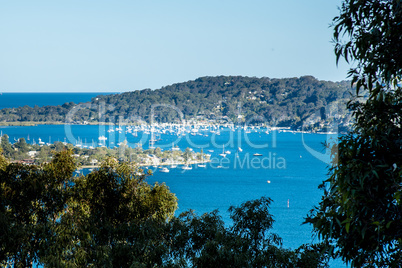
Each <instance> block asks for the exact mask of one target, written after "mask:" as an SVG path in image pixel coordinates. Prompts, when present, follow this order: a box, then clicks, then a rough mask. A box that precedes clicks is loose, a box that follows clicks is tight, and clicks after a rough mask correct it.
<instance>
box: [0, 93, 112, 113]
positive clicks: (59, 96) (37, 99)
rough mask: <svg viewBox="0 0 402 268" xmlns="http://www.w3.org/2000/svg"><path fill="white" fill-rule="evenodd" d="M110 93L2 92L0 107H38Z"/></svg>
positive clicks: (81, 100)
mask: <svg viewBox="0 0 402 268" xmlns="http://www.w3.org/2000/svg"><path fill="white" fill-rule="evenodd" d="M107 94H111V93H96V92H86V93H79V94H77V93H2V94H0V109H3V108H14V107H19V106H24V105H28V106H31V107H34V106H35V105H38V106H39V107H42V106H46V105H62V104H64V103H66V102H74V103H77V104H78V103H80V102H87V101H90V100H91V98H94V97H96V96H98V95H107Z"/></svg>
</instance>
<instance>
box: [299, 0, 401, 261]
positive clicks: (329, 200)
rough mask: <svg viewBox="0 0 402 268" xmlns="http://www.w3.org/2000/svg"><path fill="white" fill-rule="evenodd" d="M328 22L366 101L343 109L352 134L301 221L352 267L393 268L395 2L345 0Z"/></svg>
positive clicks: (397, 219)
mask: <svg viewBox="0 0 402 268" xmlns="http://www.w3.org/2000/svg"><path fill="white" fill-rule="evenodd" d="M334 22H335V24H334V30H335V32H334V37H335V41H336V47H335V53H336V55H337V59H339V58H341V57H344V58H345V59H346V60H347V61H351V60H353V61H356V62H357V65H356V67H355V68H352V69H351V70H350V72H349V75H350V76H351V77H352V78H353V80H352V83H353V85H354V86H355V87H356V93H357V95H359V92H360V91H361V90H365V92H367V93H368V98H367V99H365V100H363V101H361V100H358V101H356V102H350V103H349V108H350V109H351V110H352V111H353V113H354V117H355V125H354V130H353V131H352V132H351V133H349V134H348V135H345V136H343V137H341V138H340V141H339V145H338V147H336V148H333V149H334V150H333V152H334V155H333V156H334V165H333V167H332V168H331V176H330V177H329V179H328V180H326V181H325V182H324V184H323V185H322V188H323V189H324V196H323V200H322V202H321V203H320V204H319V206H318V207H316V208H315V209H314V210H312V212H311V214H310V215H309V217H308V218H307V222H310V223H312V224H313V227H314V230H315V231H316V232H317V233H318V234H319V235H320V236H321V237H322V238H324V239H325V240H327V241H329V242H330V243H332V245H333V250H334V254H335V256H341V257H342V259H343V260H345V261H348V262H350V263H351V264H352V266H353V267H401V266H402V203H401V196H402V193H401V190H402V169H401V167H402V122H401V121H402V117H401V116H402V114H401V111H402V89H401V85H400V78H401V74H402V53H400V51H401V49H402V2H401V1H399V0H387V1H385V0H382V1H378V0H364V1H362V0H346V1H344V2H343V5H342V8H341V14H340V16H339V17H336V18H335V19H334ZM345 35H346V36H347V37H348V38H349V39H347V40H346V41H345V42H343V38H344V36H345Z"/></svg>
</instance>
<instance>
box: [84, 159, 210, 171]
mask: <svg viewBox="0 0 402 268" xmlns="http://www.w3.org/2000/svg"><path fill="white" fill-rule="evenodd" d="M209 162H211V160H204V161H190V162H188V163H180V162H175V163H159V164H157V165H155V164H138V163H137V165H138V166H139V167H147V166H156V167H159V166H171V165H177V166H184V165H196V164H205V163H209ZM84 168H85V169H87V168H100V165H83V166H80V167H78V169H84Z"/></svg>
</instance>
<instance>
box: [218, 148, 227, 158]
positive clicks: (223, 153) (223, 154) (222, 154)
mask: <svg viewBox="0 0 402 268" xmlns="http://www.w3.org/2000/svg"><path fill="white" fill-rule="evenodd" d="M219 155H220V156H222V157H226V153H225V145H223V150H222V153H221V154H219Z"/></svg>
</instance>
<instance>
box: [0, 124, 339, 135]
mask: <svg viewBox="0 0 402 268" xmlns="http://www.w3.org/2000/svg"><path fill="white" fill-rule="evenodd" d="M38 125H73V126H85V125H90V126H119V125H118V124H116V123H111V122H86V123H66V122H36V121H26V122H0V127H8V126H16V127H33V126H38ZM124 125H125V126H138V125H141V124H138V123H125V124H124ZM147 125H149V126H151V124H147ZM160 125H162V126H169V125H173V126H176V125H177V126H183V125H185V126H210V127H212V126H215V127H216V126H218V127H229V126H233V124H219V123H198V124H194V123H193V124H177V123H162V124H160ZM248 127H259V128H266V127H267V126H248ZM268 127H269V126H268ZM241 128H243V126H242V127H241ZM270 129H271V131H279V132H293V133H308V134H336V133H335V132H331V131H307V130H293V129H291V127H270Z"/></svg>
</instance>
